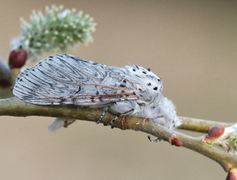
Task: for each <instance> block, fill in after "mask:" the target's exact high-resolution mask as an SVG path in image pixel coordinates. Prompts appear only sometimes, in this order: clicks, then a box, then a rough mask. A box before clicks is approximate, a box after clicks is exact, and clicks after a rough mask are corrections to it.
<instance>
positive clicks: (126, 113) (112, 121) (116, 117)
mask: <svg viewBox="0 0 237 180" xmlns="http://www.w3.org/2000/svg"><path fill="white" fill-rule="evenodd" d="M133 111H134V109H130V110H129V111H127V112H124V113H122V114H120V115H118V116H115V117H114V118H113V119H112V120H111V121H110V122H109V123H107V124H105V126H109V125H111V124H113V123H114V121H116V119H118V118H119V117H122V116H126V115H128V114H129V113H131V112H133Z"/></svg>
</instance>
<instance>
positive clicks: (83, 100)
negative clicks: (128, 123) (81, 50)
mask: <svg viewBox="0 0 237 180" xmlns="http://www.w3.org/2000/svg"><path fill="white" fill-rule="evenodd" d="M162 90H163V85H162V80H161V78H159V77H158V76H156V75H155V74H154V73H153V72H151V71H150V69H148V70H147V69H145V68H143V67H140V66H137V65H133V66H125V67H113V66H107V65H104V64H99V63H96V62H92V61H88V60H85V59H82V58H79V57H75V56H72V55H69V54H55V55H53V56H49V57H47V58H45V59H43V60H42V61H40V62H39V63H37V64H36V65H35V66H34V67H30V68H27V69H26V70H25V71H23V72H22V73H21V74H20V75H19V76H18V77H17V81H16V84H15V86H14V89H13V94H14V95H15V96H16V97H18V98H19V99H21V100H23V101H26V102H28V103H32V104H39V105H55V106H57V105H58V106H59V105H75V106H80V107H90V108H103V109H104V112H103V114H102V115H101V117H100V118H99V119H98V123H99V122H100V121H101V119H102V118H103V116H104V115H105V113H106V112H107V111H108V112H110V113H111V114H113V115H114V118H113V119H112V120H111V121H110V123H109V124H112V123H113V122H114V121H115V120H116V119H117V118H118V117H120V116H135V117H140V118H144V119H148V120H149V121H150V122H152V123H156V124H159V125H163V126H166V127H168V128H174V127H176V126H178V125H179V119H178V117H177V115H176V110H175V106H174V104H173V102H172V101H170V100H169V99H167V98H165V97H163V95H162ZM73 121H74V119H64V118H57V119H56V120H55V121H54V123H53V124H51V125H50V129H51V130H56V129H58V128H60V127H63V126H65V125H66V124H70V123H71V122H73Z"/></svg>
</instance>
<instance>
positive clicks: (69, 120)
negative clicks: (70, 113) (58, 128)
mask: <svg viewBox="0 0 237 180" xmlns="http://www.w3.org/2000/svg"><path fill="white" fill-rule="evenodd" d="M75 121H76V119H67V120H66V121H65V122H64V127H65V128H67V127H68V126H69V125H71V124H72V123H74V122H75Z"/></svg>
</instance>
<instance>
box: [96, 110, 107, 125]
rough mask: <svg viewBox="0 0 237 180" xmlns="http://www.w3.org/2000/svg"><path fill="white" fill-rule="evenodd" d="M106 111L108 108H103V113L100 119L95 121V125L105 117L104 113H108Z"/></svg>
mask: <svg viewBox="0 0 237 180" xmlns="http://www.w3.org/2000/svg"><path fill="white" fill-rule="evenodd" d="M108 109H109V108H108V107H105V108H104V109H103V112H102V114H101V116H100V118H99V119H98V121H96V124H99V123H100V122H101V120H102V118H103V117H104V116H105V113H106V112H107V111H108Z"/></svg>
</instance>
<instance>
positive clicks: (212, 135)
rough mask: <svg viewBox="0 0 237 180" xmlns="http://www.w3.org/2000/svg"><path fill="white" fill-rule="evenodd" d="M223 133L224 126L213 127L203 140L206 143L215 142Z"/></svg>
mask: <svg viewBox="0 0 237 180" xmlns="http://www.w3.org/2000/svg"><path fill="white" fill-rule="evenodd" d="M224 132H225V127H224V126H221V125H219V126H213V127H212V128H211V129H210V130H209V131H208V135H207V136H206V138H205V140H206V141H207V142H208V143H211V142H213V141H215V140H216V139H218V138H220V137H221V136H222V135H223V134H224Z"/></svg>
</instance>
